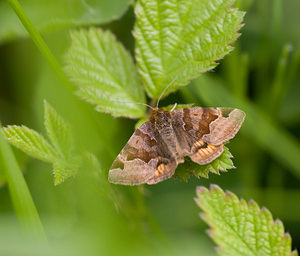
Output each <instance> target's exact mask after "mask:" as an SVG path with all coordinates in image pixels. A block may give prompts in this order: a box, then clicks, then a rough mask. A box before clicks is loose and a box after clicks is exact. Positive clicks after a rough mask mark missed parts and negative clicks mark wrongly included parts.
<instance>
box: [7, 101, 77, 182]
mask: <svg viewBox="0 0 300 256" xmlns="http://www.w3.org/2000/svg"><path fill="white" fill-rule="evenodd" d="M44 108H45V109H44V110H45V116H44V118H45V127H46V130H47V133H48V136H49V138H50V140H51V142H52V144H53V147H52V145H50V143H49V142H48V141H47V140H46V139H45V138H44V137H43V136H42V135H40V134H39V133H37V132H36V131H34V130H31V129H29V128H27V127H25V126H15V125H14V126H8V127H6V128H3V131H4V134H5V136H6V139H7V140H8V141H9V142H10V143H11V144H12V145H14V146H16V147H17V148H19V149H20V150H22V151H24V152H25V153H27V154H28V155H30V156H32V157H34V158H37V159H40V160H42V161H46V162H49V163H52V164H53V174H54V184H55V185H58V184H60V183H62V182H63V181H65V179H66V178H68V177H70V176H73V175H74V174H75V173H76V172H77V170H78V168H79V167H80V164H81V156H77V155H73V152H72V148H73V137H72V133H71V129H70V127H69V125H68V124H67V123H66V122H65V121H64V120H63V119H62V117H60V116H59V115H58V114H57V112H56V111H55V109H54V108H53V107H51V106H50V105H49V104H48V103H47V102H46V101H45V102H44Z"/></svg>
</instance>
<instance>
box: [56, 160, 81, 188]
mask: <svg viewBox="0 0 300 256" xmlns="http://www.w3.org/2000/svg"><path fill="white" fill-rule="evenodd" d="M77 169H78V166H77V165H75V164H73V165H70V166H64V164H61V163H58V162H55V163H54V164H53V174H54V185H55V186H57V185H59V184H61V183H62V182H64V181H65V180H66V179H67V178H69V177H71V176H74V174H75V173H76V171H77Z"/></svg>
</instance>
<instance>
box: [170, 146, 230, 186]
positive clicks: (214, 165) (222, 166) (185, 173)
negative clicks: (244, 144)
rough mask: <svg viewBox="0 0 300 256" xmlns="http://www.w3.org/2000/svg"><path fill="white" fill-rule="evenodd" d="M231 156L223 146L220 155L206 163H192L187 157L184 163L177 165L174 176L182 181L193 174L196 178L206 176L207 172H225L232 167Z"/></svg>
mask: <svg viewBox="0 0 300 256" xmlns="http://www.w3.org/2000/svg"><path fill="white" fill-rule="evenodd" d="M231 158H232V155H231V153H230V151H229V150H228V148H227V147H225V146H224V152H223V153H222V155H220V156H219V157H218V158H217V159H215V160H214V161H212V162H211V163H209V164H206V165H199V164H197V163H194V162H193V161H192V160H191V159H190V158H188V157H187V158H186V159H185V161H184V163H183V164H180V165H179V166H178V167H177V169H176V171H175V174H174V177H175V178H176V177H178V178H180V179H182V180H184V181H187V180H188V179H189V177H190V175H193V176H195V177H196V178H200V177H202V178H208V173H209V172H211V173H214V174H218V175H220V171H221V172H227V170H228V169H232V168H234V165H233V162H232V160H231Z"/></svg>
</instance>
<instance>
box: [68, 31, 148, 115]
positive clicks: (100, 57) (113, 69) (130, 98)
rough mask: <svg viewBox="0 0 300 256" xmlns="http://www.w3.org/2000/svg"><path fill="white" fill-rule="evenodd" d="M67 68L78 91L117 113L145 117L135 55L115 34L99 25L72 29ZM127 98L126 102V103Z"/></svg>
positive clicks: (107, 110) (143, 100) (103, 110)
mask: <svg viewBox="0 0 300 256" xmlns="http://www.w3.org/2000/svg"><path fill="white" fill-rule="evenodd" d="M71 39H72V45H71V47H70V49H69V51H68V53H67V54H66V58H65V59H66V62H67V65H66V67H65V70H66V72H67V74H68V75H69V76H70V78H71V79H72V81H73V82H74V83H75V84H76V85H77V86H78V88H79V89H78V91H77V95H78V96H79V97H81V98H82V99H84V100H86V101H88V102H90V103H92V104H94V105H96V110H98V111H100V112H106V113H110V114H112V115H114V116H125V117H132V118H138V117H142V116H143V115H144V112H145V107H144V106H141V105H137V104H132V103H130V102H139V103H144V102H145V95H144V92H143V88H142V86H141V84H140V81H139V77H138V74H137V72H136V69H135V65H134V63H133V60H132V57H131V56H130V54H129V53H128V52H127V51H126V50H125V48H124V47H123V46H122V45H121V44H120V43H119V42H117V40H116V38H115V37H114V35H113V34H112V33H111V32H109V31H106V32H104V31H103V30H101V29H98V28H90V29H89V30H85V29H81V30H79V31H77V30H76V31H72V33H71ZM125 102H127V103H125Z"/></svg>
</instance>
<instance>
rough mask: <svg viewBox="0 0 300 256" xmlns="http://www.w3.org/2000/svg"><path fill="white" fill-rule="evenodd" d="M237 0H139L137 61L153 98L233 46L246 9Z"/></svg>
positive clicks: (208, 65) (205, 67) (180, 83)
mask: <svg viewBox="0 0 300 256" xmlns="http://www.w3.org/2000/svg"><path fill="white" fill-rule="evenodd" d="M233 3H234V0H153V1H147V0H139V1H138V3H137V5H136V9H135V11H136V16H137V20H136V24H135V28H134V36H135V39H136V51H135V52H136V60H137V65H138V70H139V73H140V76H141V78H142V81H143V83H144V85H145V89H146V92H147V93H148V95H149V96H150V97H151V98H155V99H157V98H158V97H159V96H160V94H161V93H162V91H163V90H164V88H165V87H166V86H167V85H168V84H169V83H170V82H171V81H172V80H173V79H174V78H176V81H175V82H174V84H172V86H170V88H169V89H168V90H167V92H166V93H165V95H164V96H166V95H167V94H169V93H170V92H172V91H175V90H177V89H178V87H179V86H183V85H186V84H187V83H188V82H189V81H190V80H191V79H193V78H196V77H197V76H199V74H200V73H202V72H205V71H207V70H210V69H212V68H214V67H215V66H216V65H217V63H216V61H217V60H219V59H221V58H223V57H224V56H225V55H226V54H228V53H229V52H230V51H231V50H232V49H233V48H232V47H231V46H230V44H231V43H232V42H233V41H234V40H235V39H236V38H237V37H238V36H239V34H238V33H237V31H238V30H239V29H240V28H241V26H242V25H241V22H242V19H243V16H244V13H243V12H241V11H238V10H237V9H234V8H231V6H232V5H233Z"/></svg>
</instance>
